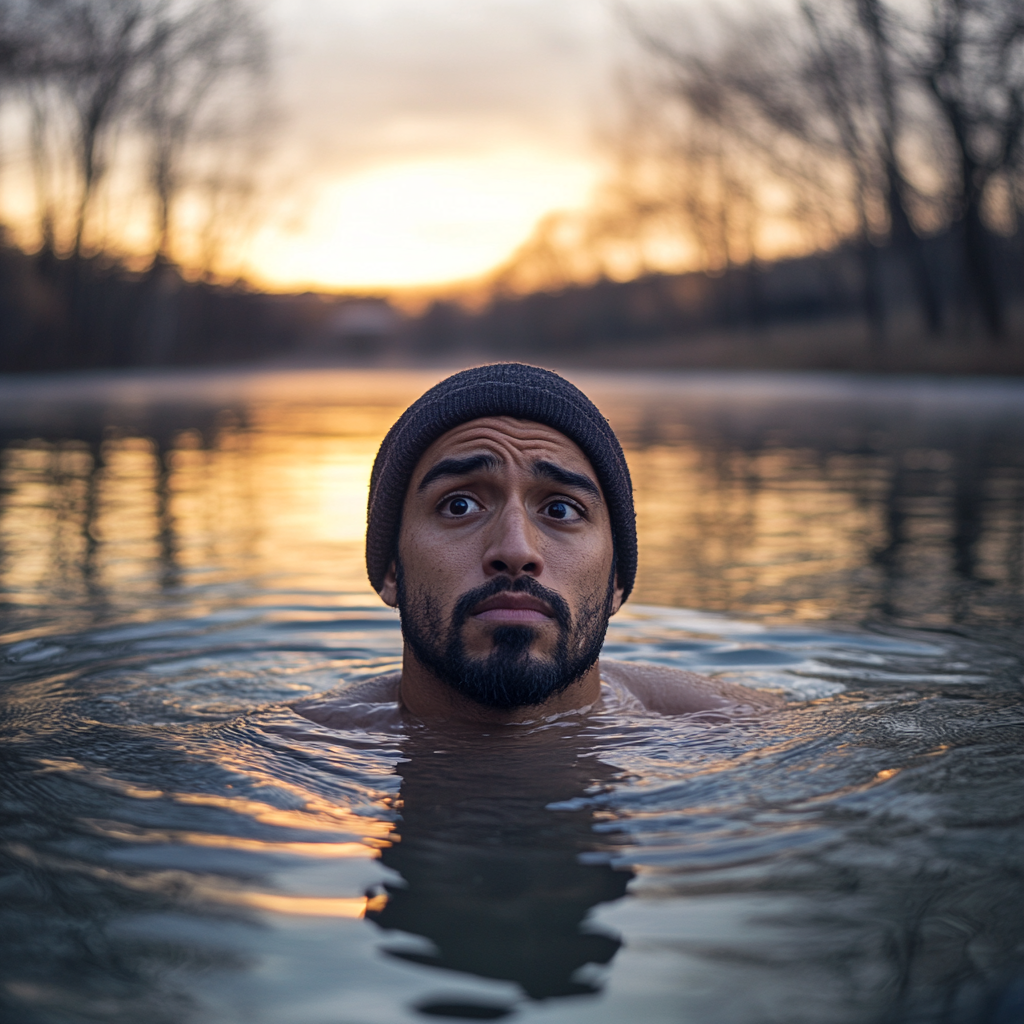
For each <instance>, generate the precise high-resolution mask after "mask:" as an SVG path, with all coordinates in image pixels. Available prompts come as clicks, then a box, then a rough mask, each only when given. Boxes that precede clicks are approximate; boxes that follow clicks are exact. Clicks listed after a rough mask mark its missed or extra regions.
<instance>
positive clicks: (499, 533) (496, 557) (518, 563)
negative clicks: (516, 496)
mask: <svg viewBox="0 0 1024 1024" xmlns="http://www.w3.org/2000/svg"><path fill="white" fill-rule="evenodd" d="M539 540H540V537H539V536H538V530H537V528H536V527H535V526H534V525H533V523H532V522H531V521H530V516H529V514H528V513H527V511H526V509H524V508H522V507H521V506H514V505H509V506H506V507H505V509H504V510H503V511H502V514H501V515H500V516H499V517H498V518H497V519H496V520H495V522H494V524H493V526H492V528H491V530H490V532H489V536H488V538H487V546H486V549H485V551H484V574H485V575H487V576H497V575H498V574H499V573H507V574H508V575H509V576H518V575H519V574H520V573H525V574H527V575H530V576H534V577H536V576H540V574H541V573H542V572H543V571H544V558H543V556H542V555H541V552H540V545H539V543H538V542H539Z"/></svg>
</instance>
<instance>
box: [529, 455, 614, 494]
mask: <svg viewBox="0 0 1024 1024" xmlns="http://www.w3.org/2000/svg"><path fill="white" fill-rule="evenodd" d="M533 475H534V476H543V477H547V478H548V479H549V480H554V481H555V483H559V484H562V485H564V486H565V487H576V488H578V489H579V490H581V491H585V492H586V493H587V494H589V495H590V496H591V497H593V498H596V499H597V500H598V501H601V500H603V499H602V496H601V488H600V487H598V486H597V484H595V483H594V481H593V480H591V479H590V477H589V476H585V475H584V474H583V473H573V472H571V471H570V470H568V469H562V467H561V466H556V465H555V464H554V463H553V462H535V463H534V464H533Z"/></svg>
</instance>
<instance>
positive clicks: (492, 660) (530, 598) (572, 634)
mask: <svg viewBox="0 0 1024 1024" xmlns="http://www.w3.org/2000/svg"><path fill="white" fill-rule="evenodd" d="M613 555H614V548H613V544H612V533H611V522H610V519H609V516H608V509H607V506H606V505H605V501H604V496H603V494H602V492H601V488H600V486H599V484H598V482H597V475H596V473H595V472H594V469H593V467H592V466H591V464H590V461H589V459H587V457H586V455H584V454H583V452H582V451H581V450H580V448H579V447H578V446H577V445H576V444H575V443H574V442H573V441H571V440H570V439H569V438H567V437H566V436H565V435H563V434H561V433H559V432H558V431H557V430H554V429H553V428H551V427H547V426H544V425H543V424H540V423H533V422H530V421H527V420H516V419H512V418H510V417H505V416H501V417H488V418H483V419H478V420H472V421H471V422H469V423H464V424H462V425H460V426H458V427H455V428H453V429H452V430H450V431H448V433H446V434H444V435H443V436H442V437H440V438H439V439H438V440H437V441H435V442H434V443H433V444H432V445H431V446H430V448H428V449H427V451H426V452H425V453H424V455H423V457H422V458H421V459H420V461H419V463H418V464H417V466H416V469H415V471H414V472H413V475H412V478H411V481H410V484H409V489H408V492H407V494H406V498H405V504H404V506H403V509H402V527H401V532H400V535H399V544H398V558H397V560H396V565H395V568H394V571H393V572H392V573H389V574H388V579H387V581H386V582H385V585H384V588H383V589H382V591H381V596H382V597H383V598H384V599H385V600H386V601H388V603H390V604H396V603H397V604H398V606H399V610H400V611H401V615H402V631H403V634H404V637H405V641H406V644H407V646H408V647H409V648H410V649H411V650H412V652H413V654H414V655H415V656H416V658H417V660H418V661H419V662H420V663H421V664H423V665H424V667H426V668H428V669H430V670H431V671H432V672H433V673H434V674H435V675H437V676H438V677H439V678H440V679H442V680H443V681H444V682H446V683H448V684H449V685H450V686H452V687H453V688H454V689H456V690H458V691H459V692H461V693H462V694H463V695H464V696H467V697H470V698H472V699H473V700H475V701H477V702H478V703H480V704H484V705H487V706H490V707H495V708H514V707H522V706H527V705H533V704H540V703H542V702H543V701H544V700H546V699H547V698H548V697H549V696H552V695H554V694H556V693H559V692H561V691H562V690H564V689H565V688H566V687H568V686H569V685H571V684H572V683H573V682H575V681H576V680H577V679H579V678H581V677H582V676H583V674H584V673H585V672H586V671H587V670H588V669H589V668H590V667H591V666H592V665H593V664H594V662H595V661H596V659H597V655H598V653H599V652H600V648H601V643H602V642H603V639H604V633H605V629H606V627H607V623H608V617H609V615H611V614H612V613H613V612H615V611H617V610H618V607H619V604H620V603H621V598H622V592H621V590H620V589H619V588H617V587H616V586H615V582H614V578H613Z"/></svg>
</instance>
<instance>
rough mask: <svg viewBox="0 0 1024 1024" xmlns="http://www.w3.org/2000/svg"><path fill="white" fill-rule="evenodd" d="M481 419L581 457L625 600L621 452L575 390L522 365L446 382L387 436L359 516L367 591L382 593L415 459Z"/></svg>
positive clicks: (626, 485) (625, 496)
mask: <svg viewBox="0 0 1024 1024" xmlns="http://www.w3.org/2000/svg"><path fill="white" fill-rule="evenodd" d="M482 416H512V417H514V418H515V419H521V420H533V421H534V422H536V423H544V424H546V425H547V426H549V427H554V429H555V430H557V431H559V432H560V433H562V434H565V436H566V437H569V438H571V439H572V440H573V441H575V442H576V444H578V445H579V446H580V448H582V449H583V451H584V453H585V454H586V456H587V458H588V459H590V464H591V465H592V466H593V467H594V470H595V471H596V473H597V477H598V480H599V482H600V484H601V489H602V491H603V492H604V497H605V501H606V502H607V504H608V511H609V515H610V517H611V526H612V540H613V542H614V544H615V557H616V573H617V578H618V584H619V586H621V587H622V589H623V599H625V598H626V597H628V596H629V592H630V591H631V590H632V589H633V581H634V579H635V578H636V558H637V553H636V513H635V512H634V511H633V485H632V483H631V481H630V479H629V469H628V468H627V466H626V459H625V456H623V454H622V447H621V446H620V445H619V441H618V438H617V437H616V436H615V434H614V432H613V431H612V428H611V426H609V424H608V421H607V420H606V419H605V418H604V417H603V416H602V415H601V413H600V412H599V411H598V409H597V406H595V405H594V403H593V402H591V401H590V399H589V398H587V396H586V395H585V394H583V392H582V391H580V390H579V388H577V387H575V386H574V385H572V384H570V383H569V382H568V381H567V380H565V379H564V378H563V377H559V376H558V374H557V373H552V372H551V371H550V370H542V369H540V368H539V367H537V366H527V365H526V364H525V363H493V364H491V365H489V366H476V367H474V368H473V369H471V370H462V371H461V372H460V373H456V374H453V375H452V376H451V377H448V378H447V379H446V380H443V381H441V383H440V384H435V385H434V387H432V388H431V389H430V390H429V391H428V392H426V394H424V395H422V396H421V397H420V398H418V399H417V400H416V401H415V402H413V404H412V405H410V406H409V408H408V409H406V410H405V412H404V413H402V415H401V416H400V417H399V419H398V422H397V423H395V425H394V426H393V427H392V428H391V429H390V430H389V431H388V433H387V436H386V437H385V438H384V440H383V442H381V446H380V450H379V451H378V452H377V458H376V460H375V461H374V463H373V473H372V474H371V476H370V501H369V505H368V507H367V512H366V571H367V573H368V575H369V577H370V582H371V583H372V584H373V588H374V590H376V591H378V592H379V591H380V589H381V587H382V586H383V585H384V575H385V573H386V572H387V570H388V566H389V565H390V564H391V561H392V559H393V558H394V557H395V549H396V547H397V546H398V531H399V527H400V526H401V518H402V505H403V503H404V502H405V492H406V490H407V489H408V487H409V480H410V478H411V477H412V473H413V470H414V469H415V468H416V464H417V462H419V460H420V456H422V455H423V453H424V452H425V451H426V450H427V449H428V448H429V447H430V445H431V444H433V443H434V441H436V440H437V439H438V438H439V437H440V436H441V435H442V434H444V433H446V432H447V431H449V430H451V429H452V427H457V426H458V425H459V424H460V423H467V422H469V420H475V419H479V418H480V417H482Z"/></svg>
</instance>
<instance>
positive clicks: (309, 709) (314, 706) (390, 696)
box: [290, 672, 402, 729]
mask: <svg viewBox="0 0 1024 1024" xmlns="http://www.w3.org/2000/svg"><path fill="white" fill-rule="evenodd" d="M401 678H402V675H401V673H400V672H392V673H391V674H389V675H386V676H375V677H374V678H373V679H367V680H366V681H365V682H362V683H357V684H356V685H355V686H349V687H346V688H345V689H344V690H342V691H341V692H340V693H338V692H336V693H333V694H326V695H324V696H322V697H313V698H312V699H309V700H301V701H296V702H295V703H294V704H291V705H290V707H291V709H292V710H293V711H294V712H295V713H296V714H298V715H302V717H303V718H308V719H309V720H310V721H311V722H316V723H317V725H325V726H327V727H328V728H329V729H345V728H356V729H358V728H366V727H369V726H372V725H378V724H383V723H382V722H381V719H382V715H383V717H384V718H389V717H393V716H394V715H396V714H397V709H394V708H392V707H390V705H393V704H395V703H396V702H397V701H398V683H399V681H400V680H401ZM382 705H383V707H382Z"/></svg>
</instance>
